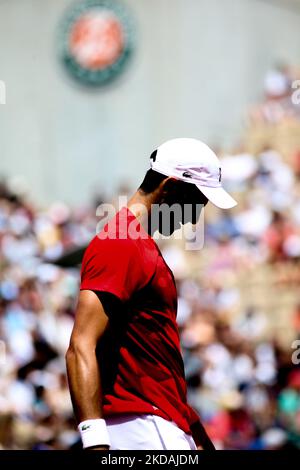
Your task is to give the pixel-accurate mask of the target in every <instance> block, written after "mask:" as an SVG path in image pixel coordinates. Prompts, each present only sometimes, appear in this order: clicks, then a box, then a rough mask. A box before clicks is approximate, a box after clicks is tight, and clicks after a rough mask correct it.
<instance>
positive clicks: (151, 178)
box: [139, 168, 168, 194]
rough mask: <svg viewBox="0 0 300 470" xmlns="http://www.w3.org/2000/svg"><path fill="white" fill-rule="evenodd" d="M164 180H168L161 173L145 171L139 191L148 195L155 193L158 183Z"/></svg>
mask: <svg viewBox="0 0 300 470" xmlns="http://www.w3.org/2000/svg"><path fill="white" fill-rule="evenodd" d="M166 178H168V177H167V176H166V175H162V174H161V173H157V171H155V170H152V168H150V170H148V171H147V173H146V174H145V178H144V179H143V182H142V184H141V186H140V187H139V190H140V191H143V193H145V194H150V193H153V191H155V189H157V188H158V186H159V185H160V183H161V182H162V181H164V180H165V179H166Z"/></svg>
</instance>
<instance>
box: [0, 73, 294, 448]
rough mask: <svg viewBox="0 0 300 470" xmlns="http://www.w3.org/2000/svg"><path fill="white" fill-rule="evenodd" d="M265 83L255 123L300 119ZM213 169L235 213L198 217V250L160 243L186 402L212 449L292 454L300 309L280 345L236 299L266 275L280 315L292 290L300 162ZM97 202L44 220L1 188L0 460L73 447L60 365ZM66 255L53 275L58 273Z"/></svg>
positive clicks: (290, 312)
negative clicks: (263, 118)
mask: <svg viewBox="0 0 300 470" xmlns="http://www.w3.org/2000/svg"><path fill="white" fill-rule="evenodd" d="M272 73H273V76H271V75H270V76H269V78H268V77H267V79H266V86H268V96H266V101H265V103H264V104H263V106H262V107H261V109H265V108H268V113H267V115H268V119H269V121H270V122H272V119H273V120H274V121H276V122H278V114H276V113H277V112H278V106H277V105H276V106H273V104H274V103H275V102H276V104H278V105H279V104H280V103H281V105H283V103H286V106H285V107H284V109H285V110H288V111H287V113H288V114H289V115H291V114H292V115H293V119H298V116H297V113H298V112H299V108H297V109H296V108H295V106H294V105H293V104H292V105H290V104H287V103H288V100H287V91H286V89H283V88H284V87H283V84H284V82H285V79H286V80H288V76H287V75H284V74H285V73H286V72H285V71H283V70H281V71H273V72H272ZM276 74H277V75H276ZM272 77H273V78H272ZM284 77H285V79H284ZM280 90H281V94H280V93H279V91H280ZM272 93H273V95H272ZM274 93H275V94H276V93H277V95H278V96H274ZM270 95H272V96H270ZM279 95H280V96H279ZM271 104H272V106H271ZM269 105H270V106H269ZM281 105H280V106H281ZM291 110H292V111H291ZM272 113H274V114H273V115H272ZM272 116H273V117H272ZM252 118H253V116H252ZM255 119H256V124H257V119H258V118H257V115H256V117H255ZM222 165H223V178H224V180H225V181H226V184H227V187H228V189H229V190H230V192H231V193H233V194H234V196H235V197H236V198H237V199H238V201H239V205H238V206H237V207H236V208H234V209H232V210H230V211H217V210H215V209H213V208H210V209H207V210H206V211H205V243H204V248H203V249H202V250H200V251H199V252H194V251H185V250H183V249H182V246H181V245H180V242H179V241H178V240H176V241H174V240H173V241H166V240H162V241H160V242H159V243H160V245H161V250H162V252H163V254H164V256H165V259H166V261H167V263H168V264H169V265H170V267H171V268H172V269H173V271H174V274H175V278H176V281H177V288H178V296H179V301H178V324H179V328H180V333H181V341H182V350H183V355H184V361H185V368H186V377H187V383H188V397H189V402H190V404H191V405H192V406H193V407H194V408H195V409H196V410H197V411H198V413H199V414H200V415H201V417H202V420H203V423H204V425H205V427H206V429H207V431H208V433H209V435H210V436H211V438H212V439H213V441H214V442H215V444H216V446H217V448H219V449H289V448H295V449H296V448H300V367H299V364H298V362H299V363H300V341H299V345H298V349H299V354H297V344H298V343H296V346H295V348H294V350H293V349H292V343H291V342H292V341H295V340H297V338H299V339H300V298H299V299H297V296H295V297H293V298H291V299H289V302H288V303H287V304H286V307H284V308H286V311H285V310H284V312H283V320H282V319H281V321H283V324H284V325H287V330H286V331H289V335H290V336H289V338H288V340H287V341H282V337H280V334H278V330H279V333H280V328H277V329H276V322H277V321H279V319H278V317H277V316H275V317H273V316H272V311H269V310H268V308H267V307H266V309H265V310H264V307H263V306H264V305H266V306H267V305H268V302H266V303H261V304H259V302H257V298H258V293H257V295H256V291H255V285H256V284H255V283H254V287H253V286H252V287H251V295H248V296H247V295H246V297H245V296H244V295H243V289H244V290H245V292H249V289H250V280H253V279H254V280H255V279H258V280H260V279H261V278H263V279H264V277H265V273H267V272H268V273H269V275H271V277H270V279H271V280H272V282H275V284H276V285H275V292H276V295H277V296H278V300H277V299H275V304H276V303H277V302H278V303H279V300H280V298H281V296H282V292H283V291H282V290H281V289H282V286H285V288H287V289H289V288H290V287H291V286H293V288H295V289H297V287H298V285H299V283H300V271H299V269H298V268H299V266H298V264H299V260H300V149H299V152H298V153H297V152H295V153H294V154H293V155H292V156H291V158H290V160H289V161H287V160H286V158H284V157H283V155H281V154H280V153H279V152H278V150H276V149H274V148H272V145H268V146H266V147H265V148H263V149H261V150H260V151H259V152H257V153H256V154H253V153H249V151H247V149H245V150H241V149H239V151H237V152H234V154H232V155H223V156H222ZM99 202H101V199H98V200H97V201H94V203H93V204H91V205H90V207H80V208H77V209H76V210H73V209H72V210H71V209H70V208H69V207H68V206H67V205H65V204H64V203H62V202H57V203H54V204H52V205H51V206H50V207H49V208H48V209H47V210H41V209H40V208H38V207H35V206H34V204H33V203H32V202H30V199H29V198H28V196H27V195H25V194H24V193H23V192H22V191H21V189H20V185H18V184H17V182H16V181H6V182H2V183H1V185H0V448H3V449H69V448H72V447H73V446H76V443H77V441H78V435H77V432H76V424H75V422H74V418H73V413H72V407H71V402H70V398H69V391H68V386H67V381H66V375H65V362H64V354H65V352H66V349H67V346H68V341H69V337H70V332H71V329H72V325H73V319H74V309H75V305H76V298H77V295H78V284H79V264H78V263H77V262H78V261H79V259H80V253H81V251H80V247H84V246H86V244H87V243H88V242H89V240H90V239H91V238H92V237H93V236H94V234H95V229H96V216H95V214H96V207H97V205H98V204H99ZM76 249H78V252H77V255H76ZM74 250H75V252H74ZM72 252H73V255H70V256H71V258H70V259H71V261H70V259H69V261H68V262H67V263H65V264H67V265H68V267H62V264H64V263H63V262H58V260H62V259H63V258H64V257H66V254H67V255H68V253H72ZM74 253H75V255H74ZM72 256H73V261H72ZM65 259H66V258H65ZM272 275H273V277H272ZM274 276H275V277H274ZM241 280H243V283H244V284H242V283H241V282H242V281H241ZM248 284H249V285H248ZM248 287H249V288H248ZM272 287H274V286H272ZM260 295H261V293H260ZM268 295H269V296H270V297H272V295H274V290H272V291H271V290H270V291H269V292H268V286H267V288H266V289H265V291H264V292H263V294H262V296H263V297H264V299H263V300H267V299H265V297H266V298H267V297H268ZM270 302H271V303H270V304H271V305H274V299H272V298H271V299H270ZM285 315H286V316H285ZM293 344H294V343H293Z"/></svg>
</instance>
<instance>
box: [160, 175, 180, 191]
mask: <svg viewBox="0 0 300 470" xmlns="http://www.w3.org/2000/svg"><path fill="white" fill-rule="evenodd" d="M178 183H179V180H178V179H177V178H175V177H174V176H168V178H166V179H164V180H163V181H162V182H161V183H160V189H161V190H162V191H163V192H168V191H171V190H172V191H173V190H175V189H177V186H178Z"/></svg>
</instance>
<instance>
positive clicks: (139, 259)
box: [80, 237, 156, 302]
mask: <svg viewBox="0 0 300 470" xmlns="http://www.w3.org/2000/svg"><path fill="white" fill-rule="evenodd" d="M149 255H150V256H149ZM155 267H156V260H155V257H154V256H153V253H152V254H150V253H149V251H148V252H147V250H144V248H143V247H142V246H141V245H139V244H138V242H136V241H134V240H130V239H126V240H122V239H109V238H108V239H104V240H101V239H99V238H97V237H96V238H95V239H94V240H93V241H92V242H91V244H90V245H89V246H88V248H87V250H86V252H85V254H84V258H83V263H82V269H81V284H80V289H81V290H84V289H88V290H93V291H102V292H109V293H111V294H113V295H115V296H116V297H118V298H119V299H120V300H121V301H122V302H126V301H128V300H129V299H130V297H131V296H132V295H133V294H134V293H135V292H136V291H138V290H140V289H142V288H143V287H144V286H145V285H147V283H148V282H149V281H150V279H151V277H152V276H153V274H154V272H155Z"/></svg>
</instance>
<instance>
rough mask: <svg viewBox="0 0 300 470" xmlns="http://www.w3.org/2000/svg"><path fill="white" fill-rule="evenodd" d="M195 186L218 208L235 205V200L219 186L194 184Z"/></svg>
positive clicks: (228, 207)
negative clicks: (211, 186)
mask: <svg viewBox="0 0 300 470" xmlns="http://www.w3.org/2000/svg"><path fill="white" fill-rule="evenodd" d="M196 186H197V188H198V189H200V191H201V192H202V193H203V194H204V196H206V197H207V199H208V200H209V201H210V202H212V203H213V204H214V205H215V206H217V207H219V208H220V209H231V208H232V207H234V206H236V205H237V202H236V201H235V200H234V199H233V197H231V196H230V194H228V193H227V191H225V189H223V188H222V187H221V186H220V187H219V188H208V187H207V186H200V185H199V184H196Z"/></svg>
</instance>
